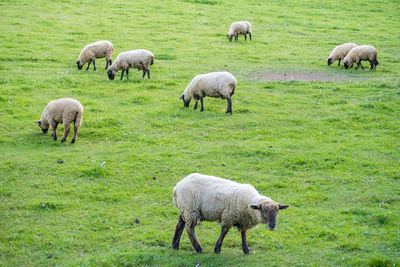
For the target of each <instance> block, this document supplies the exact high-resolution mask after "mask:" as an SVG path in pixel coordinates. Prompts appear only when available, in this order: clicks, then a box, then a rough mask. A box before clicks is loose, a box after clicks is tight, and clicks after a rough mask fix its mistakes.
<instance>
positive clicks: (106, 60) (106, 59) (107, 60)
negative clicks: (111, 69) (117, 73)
mask: <svg viewBox="0 0 400 267" xmlns="http://www.w3.org/2000/svg"><path fill="white" fill-rule="evenodd" d="M107 68H108V59H107V58H106V68H105V70H107Z"/></svg>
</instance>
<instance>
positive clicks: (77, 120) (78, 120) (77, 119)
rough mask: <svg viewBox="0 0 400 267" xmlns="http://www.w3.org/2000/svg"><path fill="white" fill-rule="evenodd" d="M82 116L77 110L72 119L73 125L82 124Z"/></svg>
mask: <svg viewBox="0 0 400 267" xmlns="http://www.w3.org/2000/svg"><path fill="white" fill-rule="evenodd" d="M82 118H83V113H82V111H78V112H76V114H75V119H74V127H79V126H81V124H82Z"/></svg>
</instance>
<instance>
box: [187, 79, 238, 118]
mask: <svg viewBox="0 0 400 267" xmlns="http://www.w3.org/2000/svg"><path fill="white" fill-rule="evenodd" d="M236 86H237V81H236V78H235V77H234V76H233V75H232V74H230V73H229V72H226V71H222V72H210V73H207V74H201V75H197V76H196V77H194V78H193V80H192V81H191V82H190V83H189V85H188V86H187V87H186V90H185V91H184V92H183V95H182V96H181V98H180V99H182V100H183V104H184V106H185V107H189V103H190V100H191V99H192V98H193V99H194V100H195V101H196V104H195V105H194V108H193V109H196V108H197V103H198V102H199V100H200V102H201V108H200V111H203V110H204V108H203V97H205V96H211V97H220V98H222V99H227V100H228V108H227V109H226V113H230V114H232V100H231V96H232V95H233V93H234V92H235V88H236Z"/></svg>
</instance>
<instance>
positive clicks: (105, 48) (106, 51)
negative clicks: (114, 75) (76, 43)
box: [76, 41, 114, 70]
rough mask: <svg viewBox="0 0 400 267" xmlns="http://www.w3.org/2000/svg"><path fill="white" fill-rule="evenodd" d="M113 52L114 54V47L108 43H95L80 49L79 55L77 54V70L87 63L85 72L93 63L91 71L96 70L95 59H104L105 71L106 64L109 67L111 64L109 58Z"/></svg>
mask: <svg viewBox="0 0 400 267" xmlns="http://www.w3.org/2000/svg"><path fill="white" fill-rule="evenodd" d="M113 52H114V47H113V44H112V43H111V42H110V41H97V42H94V43H91V44H88V45H86V46H85V47H84V48H83V49H82V51H81V53H80V54H79V57H78V61H77V62H76V65H78V69H80V70H81V69H82V67H83V65H85V64H86V63H87V62H89V64H88V66H87V68H86V70H88V69H89V66H90V63H91V62H93V69H94V70H96V59H97V58H103V57H105V58H106V61H107V64H106V69H107V68H108V64H110V65H111V63H112V60H111V56H112V54H113Z"/></svg>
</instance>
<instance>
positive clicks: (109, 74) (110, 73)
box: [107, 70, 115, 80]
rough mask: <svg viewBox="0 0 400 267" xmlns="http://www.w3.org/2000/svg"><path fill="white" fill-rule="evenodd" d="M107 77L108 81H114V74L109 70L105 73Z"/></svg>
mask: <svg viewBox="0 0 400 267" xmlns="http://www.w3.org/2000/svg"><path fill="white" fill-rule="evenodd" d="M107 75H108V78H109V79H110V80H114V77H115V74H114V73H113V72H112V71H111V70H108V71H107Z"/></svg>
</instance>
